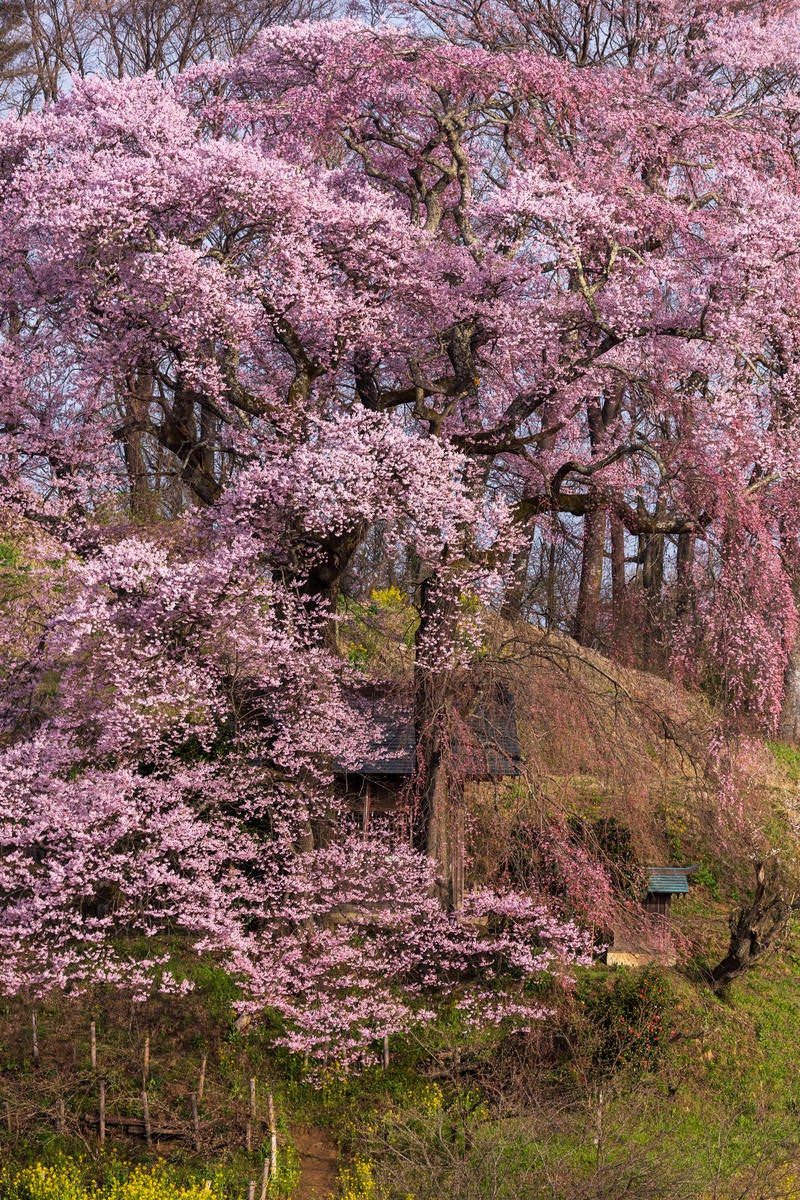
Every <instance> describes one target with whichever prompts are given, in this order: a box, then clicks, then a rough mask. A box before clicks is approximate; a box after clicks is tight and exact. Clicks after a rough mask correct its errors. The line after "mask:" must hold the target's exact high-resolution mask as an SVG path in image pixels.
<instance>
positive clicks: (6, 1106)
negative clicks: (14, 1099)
mask: <svg viewBox="0 0 800 1200" xmlns="http://www.w3.org/2000/svg"><path fill="white" fill-rule="evenodd" d="M3 1111H4V1112H5V1114H6V1129H7V1130H8V1132H9V1133H12V1132H13V1130H12V1128H11V1105H10V1104H9V1103H8V1101H7V1100H6V1102H5V1104H4V1105H3Z"/></svg>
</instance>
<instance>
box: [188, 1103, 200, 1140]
mask: <svg viewBox="0 0 800 1200" xmlns="http://www.w3.org/2000/svg"><path fill="white" fill-rule="evenodd" d="M189 1103H190V1104H191V1106H192V1129H193V1130H194V1148H195V1150H199V1149H200V1118H199V1116H198V1114H197V1096H196V1095H195V1094H194V1092H192V1094H191V1096H190V1097H189Z"/></svg>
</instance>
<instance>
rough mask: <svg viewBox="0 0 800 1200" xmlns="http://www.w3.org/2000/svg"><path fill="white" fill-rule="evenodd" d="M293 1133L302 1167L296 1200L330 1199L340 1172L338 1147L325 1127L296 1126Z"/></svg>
mask: <svg viewBox="0 0 800 1200" xmlns="http://www.w3.org/2000/svg"><path fill="white" fill-rule="evenodd" d="M292 1136H293V1138H294V1144H295V1146H296V1147H297V1151H298V1154H299V1155H300V1167H301V1173H300V1184H299V1186H298V1189H297V1191H296V1192H295V1195H294V1200H329V1197H330V1196H332V1195H333V1190H334V1188H335V1187H336V1177H337V1175H338V1156H337V1153H336V1147H335V1146H334V1144H333V1142H332V1141H331V1139H330V1137H329V1135H328V1134H327V1133H326V1132H325V1130H324V1129H314V1128H311V1129H295V1130H294V1131H293V1135H292Z"/></svg>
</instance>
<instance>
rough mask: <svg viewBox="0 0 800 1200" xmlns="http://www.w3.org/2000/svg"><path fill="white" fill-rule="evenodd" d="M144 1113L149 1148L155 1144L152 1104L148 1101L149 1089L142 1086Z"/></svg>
mask: <svg viewBox="0 0 800 1200" xmlns="http://www.w3.org/2000/svg"><path fill="white" fill-rule="evenodd" d="M142 1113H143V1115H144V1136H145V1138H146V1139H147V1148H148V1149H150V1147H151V1146H152V1145H153V1130H152V1128H151V1126H150V1105H149V1104H148V1103H147V1089H146V1088H142Z"/></svg>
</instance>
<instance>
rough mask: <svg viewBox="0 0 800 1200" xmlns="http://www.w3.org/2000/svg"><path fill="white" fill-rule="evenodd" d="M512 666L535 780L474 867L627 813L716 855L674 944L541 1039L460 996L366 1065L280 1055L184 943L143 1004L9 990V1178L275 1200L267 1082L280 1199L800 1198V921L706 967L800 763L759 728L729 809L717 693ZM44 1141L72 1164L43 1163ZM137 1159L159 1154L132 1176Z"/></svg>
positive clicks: (654, 849) (4, 1033)
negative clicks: (561, 825) (470, 1014)
mask: <svg viewBox="0 0 800 1200" xmlns="http://www.w3.org/2000/svg"><path fill="white" fill-rule="evenodd" d="M491 659H492V662H493V663H494V666H493V667H492V670H494V671H497V672H499V673H501V674H502V675H503V677H504V678H505V679H507V681H508V682H509V684H510V686H511V687H512V690H513V693H514V697H515V704H516V711H517V720H518V727H519V734H520V741H521V744H522V748H523V751H524V755H525V760H526V774H525V775H524V776H523V777H521V778H519V779H515V780H513V781H507V782H505V783H503V784H500V785H489V784H481V785H476V786H475V787H474V788H473V790H472V791H471V793H470V847H471V870H472V873H473V876H474V877H476V878H478V879H479V878H480V877H482V876H485V875H488V874H489V873H491V871H493V870H497V868H498V863H499V861H500V858H501V856H502V847H503V846H508V844H509V843H513V842H514V839H515V837H517V833H516V832H515V831H519V829H520V828H525V829H529V828H530V826H531V824H532V823H537V824H538V825H539V827H540V828H546V827H547V825H548V823H549V822H558V821H565V820H566V821H568V820H569V819H570V818H572V819H573V822H574V820H575V819H576V818H583V820H584V822H591V821H596V820H598V819H601V818H606V819H608V818H612V817H613V818H614V819H615V820H616V821H617V822H618V823H619V824H620V825H621V826H624V827H625V828H626V829H629V830H630V832H631V838H632V843H633V846H634V848H635V853H636V855H637V857H638V859H639V860H641V861H642V862H643V863H650V864H652V863H660V864H664V865H666V864H668V863H679V864H681V863H684V864H685V863H690V862H691V863H695V864H698V865H699V867H700V869H699V870H698V871H697V872H696V873H695V875H694V876H693V882H692V885H691V892H690V895H689V896H688V897H685V898H683V899H680V900H678V901H677V902H676V903H675V904H674V905H673V914H672V923H673V927H674V931H675V933H676V941H677V943H678V945H679V947H680V948H681V955H680V958H679V961H678V962H677V964H676V965H675V966H674V967H671V968H666V967H662V966H659V965H658V964H656V965H654V966H652V967H648V968H645V969H643V970H630V969H627V968H618V969H609V968H607V967H605V966H603V965H602V964H598V965H595V966H594V967H591V968H579V969H578V970H577V972H576V975H575V982H574V984H573V985H571V986H568V987H567V988H566V989H564V988H562V987H561V986H560V985H557V984H556V983H555V982H551V983H549V984H547V983H543V984H542V985H540V995H541V1000H542V1004H543V1006H544V1007H545V1009H546V1010H547V1011H548V1013H549V1014H550V1015H549V1016H547V1017H546V1018H545V1019H543V1020H542V1021H541V1022H540V1023H539V1024H538V1025H537V1024H534V1025H533V1027H532V1028H531V1031H530V1032H529V1033H527V1034H524V1033H523V1034H514V1035H510V1036H506V1035H503V1034H502V1032H497V1033H491V1032H487V1031H486V1030H484V1031H483V1032H478V1031H476V1030H475V1029H472V1028H471V1027H470V1025H469V1023H468V1022H467V1021H465V1020H464V1019H463V1017H459V1016H458V1015H457V1012H456V1010H455V1009H454V1010H453V1012H452V1013H451V1014H450V1016H443V1017H442V1018H440V1020H439V1022H438V1023H437V1024H436V1025H435V1026H433V1027H429V1028H428V1029H427V1030H426V1031H425V1032H422V1031H421V1032H419V1034H418V1035H415V1036H414V1037H412V1038H408V1039H403V1038H400V1037H397V1038H392V1041H391V1045H390V1047H389V1063H388V1067H383V1066H372V1067H369V1068H368V1069H366V1070H365V1071H363V1072H360V1073H359V1072H355V1073H349V1074H346V1073H343V1072H341V1071H339V1070H338V1069H337V1066H336V1064H335V1063H331V1064H330V1066H329V1067H328V1068H327V1069H325V1070H323V1071H321V1072H320V1070H319V1068H317V1069H314V1068H312V1067H310V1066H308V1065H306V1064H304V1062H303V1060H302V1057H298V1056H295V1055H291V1054H289V1053H288V1052H287V1051H285V1050H276V1049H275V1048H274V1046H273V1044H272V1040H271V1036H270V1028H269V1027H266V1028H261V1027H257V1026H253V1027H241V1022H239V1023H238V1025H239V1027H237V1022H236V1021H235V1013H234V1011H233V1009H232V1003H233V1002H234V1001H235V999H236V996H237V994H238V993H237V987H236V984H235V981H233V980H232V979H231V978H229V977H228V976H227V975H226V974H225V972H223V971H222V970H221V969H218V968H213V967H211V966H209V965H207V964H203V963H201V962H200V961H199V960H196V959H194V958H193V957H191V956H188V955H187V954H186V952H185V951H184V950H183V949H182V947H181V945H180V944H179V943H174V944H173V945H172V946H170V947H169V953H170V955H171V958H172V963H173V966H174V968H175V970H176V974H177V975H178V977H179V978H181V977H185V978H187V979H190V980H192V981H193V983H194V985H195V986H194V990H193V991H191V992H189V993H188V994H186V995H183V996H179V995H176V996H172V997H170V996H164V997H162V998H160V999H154V1000H150V1001H148V1002H147V1003H145V1004H142V1005H131V1004H130V1003H127V1002H122V1001H121V1000H119V999H118V998H115V997H114V995H113V993H111V992H109V991H107V990H104V989H101V988H97V989H95V990H94V991H93V992H90V993H89V994H87V995H85V996H83V997H81V998H79V999H73V1000H64V1001H62V1002H59V1003H58V1004H50V1005H35V1006H34V1005H33V1004H32V1003H24V1002H22V1001H15V1002H13V1003H6V1004H5V1006H4V1007H3V1009H2V1017H1V1021H0V1047H1V1048H2V1058H1V1059H0V1116H1V1117H2V1121H1V1122H0V1148H1V1151H0V1152H1V1153H2V1157H3V1161H4V1162H5V1163H6V1164H8V1165H7V1167H6V1172H7V1173H6V1174H5V1175H4V1176H3V1177H2V1178H3V1182H2V1183H0V1196H3V1197H8V1198H9V1200H12V1198H13V1200H29V1198H30V1200H56V1197H62V1196H63V1197H67V1196H69V1197H70V1200H80V1198H82V1197H83V1196H84V1194H87V1195H88V1193H84V1191H83V1190H82V1189H83V1187H84V1186H87V1187H88V1181H90V1180H93V1179H94V1180H101V1181H105V1184H104V1186H105V1187H106V1188H110V1189H111V1190H109V1191H108V1192H106V1191H103V1192H102V1195H103V1196H105V1195H106V1194H108V1195H109V1196H112V1195H113V1196H114V1197H115V1200H116V1198H117V1197H119V1200H123V1197H125V1198H127V1197H130V1200H140V1197H141V1198H143V1197H144V1196H147V1197H152V1198H153V1200H161V1198H162V1197H163V1200H166V1198H167V1196H176V1197H177V1196H179V1195H185V1196H186V1197H187V1200H188V1198H190V1197H192V1196H194V1195H195V1194H196V1195H197V1196H202V1195H208V1194H209V1190H210V1192H211V1194H213V1195H217V1196H220V1197H225V1198H226V1200H234V1197H235V1198H238V1197H242V1200H244V1197H245V1196H248V1194H249V1187H250V1181H253V1184H254V1191H253V1194H254V1195H259V1194H260V1193H261V1188H262V1172H263V1169H264V1168H263V1164H264V1162H265V1161H266V1160H267V1159H268V1158H269V1148H270V1128H269V1126H270V1121H269V1112H268V1095H270V1096H271V1097H272V1099H273V1102H274V1109H275V1112H276V1114H277V1116H276V1124H275V1128H276V1132H277V1146H278V1162H279V1174H278V1176H277V1178H275V1179H273V1180H272V1181H271V1182H270V1183H269V1184H268V1185H265V1186H266V1192H265V1193H264V1194H265V1195H270V1196H278V1195H280V1196H285V1197H290V1196H291V1197H294V1198H295V1200H312V1197H313V1196H319V1197H322V1196H324V1195H331V1194H333V1195H336V1196H338V1197H341V1200H367V1198H370V1197H371V1198H374V1200H377V1198H378V1197H385V1198H386V1200H409V1198H410V1197H413V1198H414V1200H440V1198H443V1197H449V1196H459V1197H467V1198H474V1200H487V1198H489V1197H497V1198H498V1200H499V1198H500V1197H507V1198H508V1200H512V1197H520V1198H528V1197H530V1200H540V1198H541V1200H544V1198H545V1197H549V1198H563V1200H582V1198H585V1200H595V1198H599V1197H604V1198H607V1200H612V1198H616V1197H619V1196H623V1195H624V1196H631V1197H637V1198H642V1200H646V1198H652V1200H656V1198H661V1197H663V1198H664V1200H666V1198H667V1197H673V1196H675V1195H678V1194H681V1195H683V1196H686V1197H695V1198H697V1200H701V1198H702V1200H710V1198H711V1197H714V1198H715V1200H723V1198H725V1197H727V1198H729V1200H733V1198H734V1197H736V1198H737V1200H767V1198H769V1200H777V1198H778V1197H784V1198H786V1200H789V1198H791V1197H796V1196H800V1144H798V1135H797V1123H796V1113H797V1108H798V1105H800V1088H799V1085H798V1081H797V1078H796V1074H795V1071H794V1068H793V1062H794V1055H795V1047H796V1044H797V1038H798V1035H799V1034H800V987H798V985H797V972H798V970H800V930H798V929H797V928H794V929H792V930H791V931H790V934H789V936H788V938H787V939H785V940H784V941H783V943H782V944H781V945H780V947H779V948H777V949H775V950H774V951H773V952H772V953H771V954H769V955H768V956H765V959H764V960H762V962H761V963H760V965H759V966H758V967H756V968H755V969H754V970H753V971H751V972H750V973H748V974H747V975H746V976H744V977H743V978H741V979H739V980H737V981H735V982H734V983H733V984H732V985H731V986H730V988H729V989H728V990H727V991H725V992H723V993H721V994H716V995H715V994H713V993H712V992H711V990H710V989H709V988H708V986H707V984H706V983H705V982H704V976H703V969H704V964H706V963H709V962H711V961H714V960H715V959H716V958H718V957H720V956H721V954H722V953H723V952H724V950H725V947H726V944H727V919H728V915H729V914H730V912H731V911H732V910H733V909H734V908H736V906H737V904H739V903H741V901H742V899H743V898H744V897H745V896H746V895H747V889H749V888H751V887H752V858H753V856H754V855H756V854H763V853H764V852H765V850H766V849H767V847H768V845H771V846H772V847H774V848H776V849H778V850H779V851H780V854H781V857H782V860H783V861H784V862H785V863H786V865H787V867H791V863H792V859H793V855H794V847H795V833H794V827H795V819H796V807H795V806H796V798H797V794H798V786H800V785H799V784H798V779H799V778H800V757H798V756H797V755H796V754H795V752H794V751H792V750H791V749H789V748H788V747H783V746H780V745H768V744H766V743H761V744H758V745H756V744H751V743H747V744H746V745H743V746H742V747H740V748H739V760H738V764H737V765H736V766H735V770H736V772H737V776H736V778H737V785H738V788H739V791H738V805H737V807H735V808H734V809H731V810H729V809H728V808H727V807H726V805H727V802H726V801H725V800H724V799H723V800H722V801H720V800H719V787H720V783H719V779H718V778H715V777H714V774H713V771H712V767H711V765H710V763H709V755H708V747H709V741H710V738H711V736H712V732H713V715H712V713H711V711H710V710H709V709H708V707H707V706H706V705H705V704H704V703H703V702H702V700H701V699H699V698H698V697H696V696H694V695H691V694H689V693H686V692H684V691H682V690H681V689H680V688H678V687H676V686H672V685H669V684H667V683H665V682H664V681H663V680H660V679H657V678H655V677H652V676H648V675H647V674H644V673H642V672H637V671H633V670H628V669H625V668H621V667H619V666H618V665H615V664H612V663H611V662H609V661H608V660H606V659H604V658H602V656H600V655H598V654H595V653H592V652H587V651H584V650H581V649H579V648H578V647H577V645H576V644H575V643H573V642H571V641H570V640H569V639H565V638H554V637H544V636H541V635H538V634H536V633H532V632H531V631H530V630H519V629H510V628H508V627H504V628H503V629H502V630H501V631H500V636H499V637H498V639H497V645H495V646H493V653H492V656H491ZM733 749H734V748H733V747H729V754H728V759H731V760H733ZM718 761H724V760H720V759H719V756H718ZM732 769H733V768H732ZM518 841H519V839H518V837H517V842H518ZM34 1013H35V1028H36V1041H37V1051H38V1061H37V1060H36V1059H35V1058H34V1045H33V1025H32V1019H33V1014H34ZM91 1022H94V1030H95V1034H94V1037H95V1039H96V1065H95V1066H93V1065H92V1049H91ZM145 1055H146V1056H147V1060H146V1063H145ZM143 1071H146V1086H147V1097H148V1112H149V1120H150V1124H151V1129H150V1141H151V1143H152V1144H151V1146H150V1147H148V1144H147V1140H148V1139H147V1136H146V1135H147V1129H146V1122H145V1119H144V1117H143V1107H142V1105H143V1101H142V1083H143ZM201 1074H202V1077H203V1078H202V1082H201V1079H200V1076H201ZM251 1079H254V1080H255V1081H256V1083H255V1085H254V1088H255V1117H252V1116H251V1111H250V1106H251V1099H250V1097H251V1091H250V1087H251V1085H250V1080H251ZM101 1080H102V1082H103V1085H104V1100H105V1114H106V1142H105V1147H101V1146H100V1145H99V1140H98V1124H97V1122H98V1104H99V1096H100V1081H101ZM198 1093H200V1095H199V1096H198ZM192 1097H194V1098H195V1099H194V1103H195V1104H196V1105H197V1119H196V1121H195V1120H194V1118H193V1115H192V1113H193V1109H192V1103H193V1101H192ZM123 1118H124V1120H123ZM248 1130H249V1132H248ZM65 1156H66V1157H65ZM25 1162H30V1163H36V1162H41V1163H48V1164H51V1165H53V1170H52V1171H51V1172H50V1174H47V1172H44V1173H42V1171H41V1170H39V1169H38V1168H37V1169H33V1168H31V1169H30V1170H29V1171H28V1173H27V1174H25V1173H24V1172H23V1173H22V1174H20V1171H21V1169H22V1168H21V1164H24V1163H25ZM128 1162H131V1163H144V1164H148V1163H150V1164H156V1166H155V1167H154V1170H155V1172H156V1174H155V1175H153V1174H149V1175H146V1176H142V1175H137V1174H136V1172H134V1174H133V1175H130V1171H129V1168H128V1167H127V1166H126V1165H125V1164H126V1163H128ZM69 1163H72V1164H73V1165H72V1166H71V1167H70V1166H69ZM76 1163H77V1165H76ZM12 1164H13V1165H12ZM158 1164H161V1165H158ZM37 1170H39V1173H38V1174H37V1173H36V1171H37ZM126 1178H128V1182H127V1183H125V1182H124V1181H125V1179H126ZM81 1180H83V1181H84V1182H83V1183H82V1182H81ZM114 1180H116V1183H114V1182H113V1181H114ZM192 1181H196V1182H194V1183H193V1182H192ZM206 1185H208V1190H204V1189H206ZM114 1188H116V1189H117V1190H114ZM181 1188H185V1189H187V1190H186V1191H185V1192H183V1191H181V1190H180V1189H181ZM193 1188H196V1189H197V1191H196V1192H195V1191H194V1190H192V1189H193ZM148 1189H149V1190H148Z"/></svg>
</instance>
